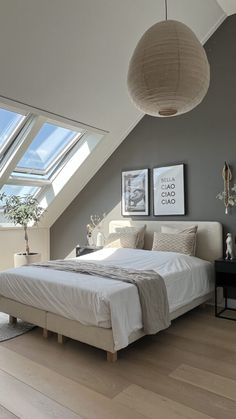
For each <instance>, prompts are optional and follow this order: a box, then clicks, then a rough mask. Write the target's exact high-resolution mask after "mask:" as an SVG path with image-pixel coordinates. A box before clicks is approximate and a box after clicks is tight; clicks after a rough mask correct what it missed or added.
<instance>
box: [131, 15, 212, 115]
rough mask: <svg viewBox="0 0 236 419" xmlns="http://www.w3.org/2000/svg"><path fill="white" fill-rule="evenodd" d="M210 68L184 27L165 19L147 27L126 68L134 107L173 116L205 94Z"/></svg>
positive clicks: (188, 31) (194, 105) (197, 45)
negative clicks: (127, 68)
mask: <svg viewBox="0 0 236 419" xmlns="http://www.w3.org/2000/svg"><path fill="white" fill-rule="evenodd" d="M209 82H210V68H209V63H208V60H207V56H206V53H205V50H204V48H203V47H202V45H201V43H200V42H199V40H198V39H197V37H196V35H195V34H194V33H193V32H192V30H191V29H189V28H188V26H186V25H184V24H183V23H181V22H177V21H175V20H165V21H162V22H159V23H156V24H155V25H153V26H152V27H151V28H149V29H148V30H147V31H146V32H145V33H144V35H143V36H142V38H141V39H140V41H139V42H138V45H137V46H136V48H135V50H134V53H133V56H132V58H131V60H130V64H129V70H128V80H127V84H128V91H129V94H130V96H131V99H132V101H133V102H134V104H135V105H136V107H137V108H138V109H139V110H141V111H142V112H144V113H146V114H148V115H153V116H163V117H165V116H166V117H167V116H175V115H180V114H183V113H185V112H188V111H190V110H191V109H193V108H195V107H196V106H197V105H198V104H199V103H200V102H201V101H202V99H203V98H204V96H205V95H206V93H207V90H208V87H209Z"/></svg>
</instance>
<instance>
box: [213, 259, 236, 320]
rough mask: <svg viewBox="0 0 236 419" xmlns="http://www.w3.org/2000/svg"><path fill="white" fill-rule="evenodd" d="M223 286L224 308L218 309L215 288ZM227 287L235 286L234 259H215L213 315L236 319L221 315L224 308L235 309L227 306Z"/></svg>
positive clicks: (235, 262) (235, 268) (235, 265)
mask: <svg viewBox="0 0 236 419" xmlns="http://www.w3.org/2000/svg"><path fill="white" fill-rule="evenodd" d="M219 287H221V288H223V296H224V301H225V304H224V308H223V309H221V310H220V311H218V301H217V289H218V288H219ZM228 288H236V260H225V259H217V260H215V316H216V317H222V318H223V319H229V320H236V317H235V318H232V317H228V316H226V315H222V313H224V312H225V311H226V310H227V311H228V310H229V311H236V309H234V308H228Z"/></svg>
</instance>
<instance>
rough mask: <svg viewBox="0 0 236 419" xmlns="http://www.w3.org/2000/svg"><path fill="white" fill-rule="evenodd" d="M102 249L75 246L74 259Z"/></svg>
mask: <svg viewBox="0 0 236 419" xmlns="http://www.w3.org/2000/svg"><path fill="white" fill-rule="evenodd" d="M100 249H102V246H99V247H98V246H76V249H75V254H76V257H78V256H84V255H87V254H88V253H93V252H96V250H100Z"/></svg>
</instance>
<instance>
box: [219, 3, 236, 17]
mask: <svg viewBox="0 0 236 419" xmlns="http://www.w3.org/2000/svg"><path fill="white" fill-rule="evenodd" d="M217 1H218V3H219V5H220V6H221V7H222V9H223V10H224V11H225V13H226V14H227V15H232V14H234V13H236V0H217Z"/></svg>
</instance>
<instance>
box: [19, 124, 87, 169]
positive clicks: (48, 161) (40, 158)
mask: <svg viewBox="0 0 236 419" xmlns="http://www.w3.org/2000/svg"><path fill="white" fill-rule="evenodd" d="M80 136H81V132H78V131H72V130H70V129H68V128H63V127H60V126H58V125H54V124H51V123H48V122H46V123H44V124H43V126H42V127H41V129H40V130H39V132H38V134H37V135H36V137H35V138H34V140H33V141H32V143H31V144H30V146H29V147H28V149H27V151H26V153H25V154H24V155H23V157H22V158H21V160H20V162H19V163H18V165H17V167H16V169H15V172H22V173H32V174H39V175H40V174H41V175H46V174H47V173H48V172H49V171H50V170H51V169H52V167H53V166H54V165H55V164H56V163H57V162H58V160H61V159H62V158H63V156H64V155H65V153H66V152H67V151H68V150H69V149H70V148H71V147H72V146H73V145H74V143H75V142H76V140H77V139H78V138H79V137H80Z"/></svg>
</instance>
